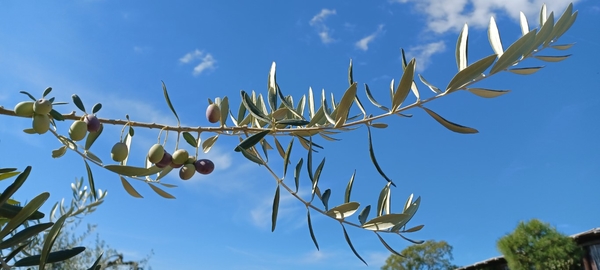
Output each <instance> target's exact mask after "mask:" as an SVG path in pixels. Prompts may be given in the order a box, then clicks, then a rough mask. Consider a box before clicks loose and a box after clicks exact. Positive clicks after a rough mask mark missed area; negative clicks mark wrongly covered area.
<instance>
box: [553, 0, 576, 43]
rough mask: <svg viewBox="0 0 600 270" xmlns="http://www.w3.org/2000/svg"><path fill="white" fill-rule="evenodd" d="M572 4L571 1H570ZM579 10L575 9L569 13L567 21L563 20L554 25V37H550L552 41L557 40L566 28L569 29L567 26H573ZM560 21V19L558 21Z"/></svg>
mask: <svg viewBox="0 0 600 270" xmlns="http://www.w3.org/2000/svg"><path fill="white" fill-rule="evenodd" d="M571 5H572V3H571ZM578 13H579V12H578V11H575V12H573V14H571V16H569V20H568V21H567V22H565V23H564V24H562V22H561V24H558V23H557V25H556V26H555V27H554V28H555V29H556V32H555V33H554V35H553V36H554V38H553V39H552V40H553V41H556V40H558V38H560V37H561V36H562V35H563V34H564V33H565V32H567V30H569V28H571V26H573V23H575V20H577V14H578ZM559 22H560V21H559Z"/></svg>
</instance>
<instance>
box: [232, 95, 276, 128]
mask: <svg viewBox="0 0 600 270" xmlns="http://www.w3.org/2000/svg"><path fill="white" fill-rule="evenodd" d="M240 94H241V96H242V104H244V107H246V109H247V110H248V112H250V114H251V115H252V116H254V117H255V118H256V119H259V120H262V121H264V122H266V123H269V122H270V121H269V119H267V116H265V115H264V114H263V113H262V111H261V110H260V109H259V108H257V107H256V105H254V103H253V102H252V98H250V96H248V94H247V93H246V92H245V91H243V90H242V91H240ZM238 121H239V119H238ZM239 122H241V121H239Z"/></svg>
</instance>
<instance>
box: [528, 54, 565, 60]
mask: <svg viewBox="0 0 600 270" xmlns="http://www.w3.org/2000/svg"><path fill="white" fill-rule="evenodd" d="M569 56H571V55H570V54H568V55H560V56H546V55H536V56H534V57H535V58H536V59H538V60H542V61H545V62H560V61H562V60H565V59H567V58H569Z"/></svg>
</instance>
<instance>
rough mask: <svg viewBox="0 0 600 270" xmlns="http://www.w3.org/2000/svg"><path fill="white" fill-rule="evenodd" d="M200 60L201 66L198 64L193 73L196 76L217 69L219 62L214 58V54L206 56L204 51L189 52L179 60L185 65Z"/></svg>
mask: <svg viewBox="0 0 600 270" xmlns="http://www.w3.org/2000/svg"><path fill="white" fill-rule="evenodd" d="M198 59H200V60H201V61H200V63H199V64H197V65H196V66H195V67H194V71H193V72H192V73H193V74H194V76H198V75H200V74H202V72H204V71H206V70H213V69H215V68H216V67H215V65H216V63H217V61H216V60H215V58H214V57H213V56H212V54H210V53H207V54H205V53H204V52H203V51H200V50H198V49H196V50H194V51H192V52H189V53H187V54H185V55H184V56H183V57H181V58H179V62H181V63H183V64H188V63H190V62H192V61H194V60H198Z"/></svg>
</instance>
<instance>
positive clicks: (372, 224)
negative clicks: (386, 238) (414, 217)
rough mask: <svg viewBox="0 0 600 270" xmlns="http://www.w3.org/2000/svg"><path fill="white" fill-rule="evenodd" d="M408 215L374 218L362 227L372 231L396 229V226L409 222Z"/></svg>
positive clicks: (388, 215)
mask: <svg viewBox="0 0 600 270" xmlns="http://www.w3.org/2000/svg"><path fill="white" fill-rule="evenodd" d="M408 218H409V216H408V215H407V214H387V215H383V216H378V217H376V218H373V219H371V220H369V221H367V222H365V224H363V225H362V227H363V228H364V229H367V230H371V231H382V230H386V229H389V228H392V227H394V225H396V224H398V223H401V222H403V221H404V220H407V219H408Z"/></svg>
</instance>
